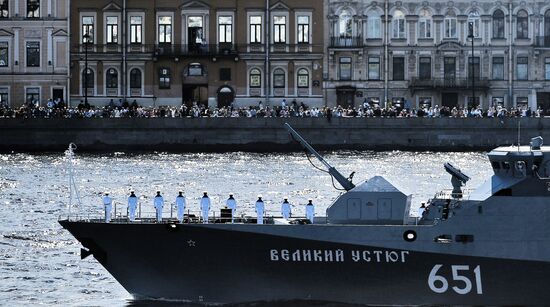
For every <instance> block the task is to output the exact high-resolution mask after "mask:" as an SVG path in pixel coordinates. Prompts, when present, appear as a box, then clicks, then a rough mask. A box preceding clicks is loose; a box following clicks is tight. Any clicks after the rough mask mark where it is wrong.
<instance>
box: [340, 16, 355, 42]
mask: <svg viewBox="0 0 550 307" xmlns="http://www.w3.org/2000/svg"><path fill="white" fill-rule="evenodd" d="M339 33H340V37H351V35H352V34H353V19H352V18H351V13H350V12H349V11H348V10H343V11H342V13H340V17H339Z"/></svg>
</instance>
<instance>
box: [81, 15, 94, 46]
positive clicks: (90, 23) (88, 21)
mask: <svg viewBox="0 0 550 307" xmlns="http://www.w3.org/2000/svg"><path fill="white" fill-rule="evenodd" d="M86 35H87V36H88V37H86ZM86 38H88V41H87V42H86ZM93 42H94V17H93V16H82V43H83V44H86V43H93Z"/></svg>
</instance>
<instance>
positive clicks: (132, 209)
mask: <svg viewBox="0 0 550 307" xmlns="http://www.w3.org/2000/svg"><path fill="white" fill-rule="evenodd" d="M137 203H138V199H137V197H136V194H135V193H134V190H132V191H130V196H128V216H129V218H130V221H132V222H133V221H135V220H136V208H137Z"/></svg>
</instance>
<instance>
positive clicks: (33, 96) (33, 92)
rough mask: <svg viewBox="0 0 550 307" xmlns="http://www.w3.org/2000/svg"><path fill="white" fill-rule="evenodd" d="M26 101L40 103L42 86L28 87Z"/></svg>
mask: <svg viewBox="0 0 550 307" xmlns="http://www.w3.org/2000/svg"><path fill="white" fill-rule="evenodd" d="M25 94H26V102H33V103H34V102H38V103H40V88H39V87H27V89H26V91H25Z"/></svg>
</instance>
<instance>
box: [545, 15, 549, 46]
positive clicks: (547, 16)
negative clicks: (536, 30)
mask: <svg viewBox="0 0 550 307" xmlns="http://www.w3.org/2000/svg"><path fill="white" fill-rule="evenodd" d="M544 46H545V47H547V46H550V9H549V10H547V11H546V13H544Z"/></svg>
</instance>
